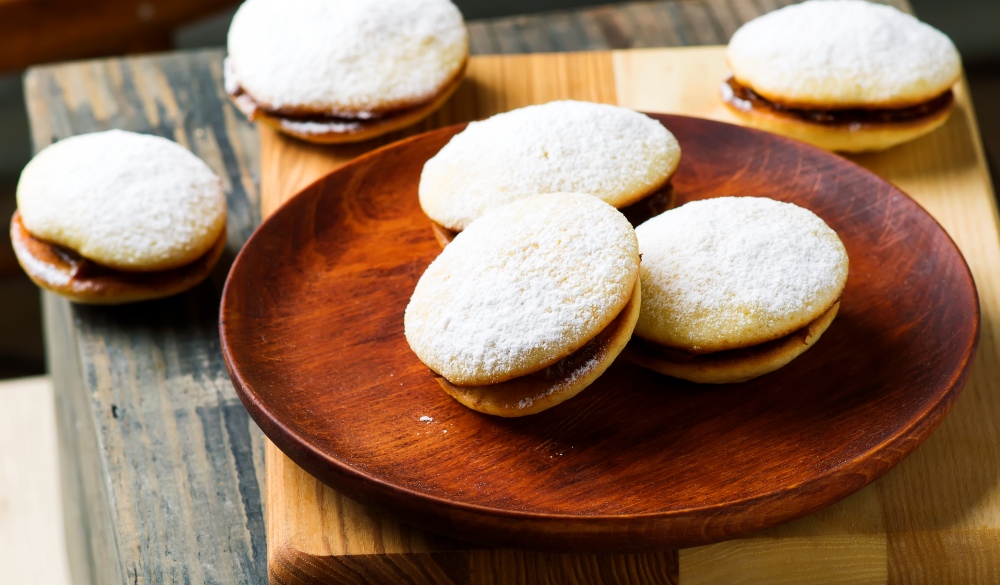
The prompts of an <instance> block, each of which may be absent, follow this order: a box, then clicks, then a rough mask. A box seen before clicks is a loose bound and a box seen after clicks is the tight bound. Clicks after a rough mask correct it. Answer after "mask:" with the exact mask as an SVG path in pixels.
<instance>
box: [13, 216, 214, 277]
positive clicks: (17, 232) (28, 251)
mask: <svg viewBox="0 0 1000 585" xmlns="http://www.w3.org/2000/svg"><path fill="white" fill-rule="evenodd" d="M225 239H226V238H225V233H223V234H222V235H221V236H220V237H219V240H218V241H217V242H216V243H215V244H214V245H213V246H212V247H211V248H210V249H209V250H208V251H207V252H205V253H204V254H203V255H202V256H201V257H199V258H198V259H197V260H195V261H193V262H190V263H188V264H185V265H183V266H179V267H177V268H170V269H167V270H158V271H152V272H130V271H125V270H118V269H115V268H111V267H108V266H105V265H103V264H100V263H98V262H94V261H93V260H90V259H87V258H84V257H83V256H81V255H80V254H78V253H76V252H75V251H73V250H70V249H69V248H65V247H63V246H60V245H58V244H53V243H51V242H46V241H45V240H41V239H39V238H36V237H35V236H34V235H32V234H31V232H29V231H28V230H27V229H26V228H25V227H24V223H23V222H22V221H21V216H20V214H19V213H15V214H14V218H13V221H12V225H11V241H12V243H13V245H14V248H15V250H16V251H17V252H18V258H19V259H20V261H21V263H22V264H23V265H24V267H25V270H27V271H28V272H29V273H30V274H31V275H32V276H33V277H35V278H38V279H41V280H44V281H45V282H46V283H48V284H50V285H54V286H59V287H71V288H95V287H96V288H111V287H113V288H115V289H119V288H124V287H142V288H156V287H158V286H169V285H173V284H175V283H177V282H178V281H183V280H186V279H188V278H191V277H192V275H200V274H203V273H204V272H205V271H206V270H208V269H210V268H211V266H212V265H214V264H215V261H216V260H217V259H218V257H219V255H220V254H221V251H222V249H223V248H224V247H225Z"/></svg>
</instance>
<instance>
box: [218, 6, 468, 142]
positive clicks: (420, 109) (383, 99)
mask: <svg viewBox="0 0 1000 585" xmlns="http://www.w3.org/2000/svg"><path fill="white" fill-rule="evenodd" d="M227 44H228V50H229V56H228V58H227V59H226V63H225V68H224V69H225V71H224V74H225V83H226V92H227V93H228V94H229V95H230V97H231V98H232V99H233V102H234V103H235V104H236V106H237V107H238V108H239V109H240V111H242V112H243V113H244V114H246V116H247V117H248V118H250V119H251V120H259V121H261V122H263V123H265V124H268V125H269V126H272V127H274V128H275V129H276V130H278V131H279V132H283V133H285V134H289V135H292V136H295V137H297V138H300V139H302V140H306V141H309V142H317V143H327V144H332V143H345V142H359V141H362V140H368V139H370V138H374V137H376V136H381V135H382V134H386V133H388V132H392V131H394V130H399V129H401V128H405V127H407V126H411V125H413V124H415V123H417V122H419V121H420V120H422V119H424V118H426V117H427V116H429V115H430V114H431V113H432V112H433V111H434V110H436V109H437V108H439V107H440V106H441V105H442V104H443V103H444V102H445V101H446V100H447V99H448V97H449V96H451V94H452V93H454V91H455V90H456V89H458V86H459V84H460V83H461V81H462V76H463V75H464V73H465V67H466V62H467V61H468V56H469V37H468V33H467V32H466V29H465V22H464V21H463V20H462V15H461V13H460V12H459V11H458V8H456V7H455V5H454V4H452V3H451V2H450V1H449V0H247V1H246V2H244V3H243V4H242V5H241V6H240V8H239V10H237V11H236V15H235V16H234V17H233V22H232V25H231V26H230V28H229V36H228V43H227Z"/></svg>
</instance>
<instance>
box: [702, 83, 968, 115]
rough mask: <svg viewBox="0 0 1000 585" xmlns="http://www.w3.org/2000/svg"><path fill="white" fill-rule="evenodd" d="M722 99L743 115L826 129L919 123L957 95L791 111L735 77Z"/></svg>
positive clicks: (942, 109)
mask: <svg viewBox="0 0 1000 585" xmlns="http://www.w3.org/2000/svg"><path fill="white" fill-rule="evenodd" d="M722 97H723V99H724V100H725V101H726V102H728V103H729V105H731V106H732V107H734V108H736V109H738V110H740V111H743V112H752V111H755V110H756V111H762V112H764V111H766V112H770V113H772V114H778V115H782V116H787V117H790V118H796V119H798V120H802V121H805V122H811V123H813V124H823V125H827V126H839V125H868V124H902V123H906V122H918V121H921V120H924V119H926V118H931V117H933V116H935V115H936V114H939V113H941V112H942V111H944V110H946V109H948V108H949V107H951V105H952V104H953V103H954V101H955V94H954V93H953V92H952V91H951V90H950V89H949V90H948V91H946V92H944V93H943V94H941V95H939V96H937V97H935V98H933V99H931V100H928V101H926V102H924V103H921V104H917V105H915V106H910V107H906V108H896V109H891V108H886V109H879V108H871V109H869V108H848V109H830V110H810V109H805V108H792V107H787V106H783V105H781V104H779V103H776V102H773V101H771V100H768V99H767V98H765V97H763V96H761V95H760V94H758V93H757V92H755V91H754V90H752V89H750V88H749V87H747V86H745V85H742V84H741V83H739V82H738V81H736V79H735V78H734V77H732V76H730V77H729V79H727V80H726V81H725V82H724V83H723V84H722Z"/></svg>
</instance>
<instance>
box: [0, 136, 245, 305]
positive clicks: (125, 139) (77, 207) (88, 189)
mask: <svg viewBox="0 0 1000 585" xmlns="http://www.w3.org/2000/svg"><path fill="white" fill-rule="evenodd" d="M17 206H18V210H17V212H16V213H15V214H14V218H13V220H12V221H11V228H10V234H11V241H12V243H13V246H14V252H15V253H16V255H17V259H18V261H19V262H20V263H21V266H22V267H23V268H24V270H25V272H27V273H28V276H29V277H31V279H32V280H34V281H35V283H36V284H38V285H39V286H41V287H42V288H46V289H48V290H51V291H53V292H55V293H58V294H60V295H63V296H65V297H68V298H70V299H71V300H73V301H75V302H78V303H89V304H121V303H128V302H133V301H142V300H147V299H154V298H160V297H165V296H170V295H173V294H176V293H179V292H182V291H184V290H187V289H189V288H191V287H193V286H195V285H196V284H198V283H199V282H201V281H202V280H204V279H205V277H207V276H208V274H209V273H210V272H211V270H212V267H213V266H214V265H215V263H216V261H217V260H218V259H219V256H221V254H222V251H223V250H224V249H225V244H226V197H225V193H224V192H223V189H222V182H221V181H220V180H219V177H218V176H216V174H215V173H214V172H212V169H210V168H209V167H208V165H206V164H205V163H204V162H203V161H202V160H201V159H199V158H198V157H197V156H195V155H194V154H192V153H191V152H190V151H188V150H187V149H185V148H184V147H182V146H180V145H179V144H177V143H175V142H171V141H170V140H167V139H165V138H159V137H157V136H149V135H143V134H134V133H132V132H123V131H120V130H110V131H107V132H97V133H93V134H83V135H80V136H74V137H72V138H67V139H65V140H61V141H59V142H57V143H55V144H53V145H51V146H49V147H48V148H45V149H44V150H42V151H41V152H39V153H38V154H37V155H36V156H35V158H33V159H32V160H31V162H29V163H28V165H27V166H26V167H25V168H24V171H22V173H21V178H20V181H19V182H18V184H17Z"/></svg>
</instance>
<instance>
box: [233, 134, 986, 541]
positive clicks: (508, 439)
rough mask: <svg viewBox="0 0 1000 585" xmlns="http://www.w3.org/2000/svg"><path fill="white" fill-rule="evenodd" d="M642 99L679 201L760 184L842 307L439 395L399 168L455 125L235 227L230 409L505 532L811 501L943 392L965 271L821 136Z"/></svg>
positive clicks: (862, 471) (918, 424)
mask: <svg viewBox="0 0 1000 585" xmlns="http://www.w3.org/2000/svg"><path fill="white" fill-rule="evenodd" d="M656 118H657V119H659V120H661V121H662V122H663V123H664V124H665V125H666V126H667V127H668V128H670V130H671V131H672V132H673V133H674V134H675V135H676V136H677V138H678V140H679V141H680V143H681V147H682V148H683V150H684V156H683V159H682V161H681V165H680V169H679V170H678V172H677V175H676V177H675V178H674V184H675V186H676V191H677V196H678V202H679V203H684V202H686V201H691V200H693V199H705V198H709V197H719V196H723V195H755V196H765V197H772V198H775V199H780V200H783V201H792V202H794V203H796V204H798V205H801V206H803V207H806V208H808V209H811V210H812V211H814V212H815V213H816V214H818V215H819V216H820V217H822V218H823V219H824V220H826V222H827V223H828V224H830V226H831V227H833V229H835V230H836V231H837V232H838V233H839V234H840V237H841V238H842V239H843V241H844V244H845V245H846V246H847V251H848V254H850V260H851V271H850V278H849V280H848V283H847V292H846V293H845V296H844V299H843V304H842V307H841V309H840V315H839V316H838V317H837V319H836V321H834V323H833V325H832V326H831V327H830V329H829V330H828V331H827V332H826V334H825V335H824V336H823V338H822V339H821V340H820V341H819V342H818V343H817V344H816V346H815V347H814V348H812V349H811V350H810V351H808V352H807V353H805V354H804V355H803V356H802V357H800V358H798V359H797V360H795V361H794V362H792V363H791V364H790V365H788V366H787V367H785V368H783V369H781V370H779V371H777V372H775V373H773V374H769V375H767V376H763V377H761V378H758V379H756V380H753V381H751V382H749V383H744V384H733V385H725V386H699V385H695V384H691V383H686V382H681V381H678V380H674V379H671V378H667V377H664V376H661V375H658V374H654V373H652V372H649V371H646V370H643V369H642V368H639V367H636V366H633V365H631V364H629V363H624V362H623V361H622V360H620V361H619V362H618V363H615V364H614V365H613V366H612V367H611V368H610V369H609V370H608V371H607V373H605V374H604V376H603V377H601V378H600V379H599V380H598V381H597V382H596V383H595V384H594V385H592V386H591V387H590V388H588V389H587V390H585V391H584V392H582V393H581V394H580V395H579V396H577V397H576V398H573V399H572V400H569V401H568V402H565V403H563V404H561V405H559V406H557V407H555V408H552V409H551V410H548V411H546V412H543V413H541V414H538V415H535V416H529V417H524V418H520V419H502V418H495V417H491V416H486V415H482V414H479V413H476V412H473V411H471V410H469V409H467V408H465V407H463V406H461V405H459V404H458V403H457V402H455V401H454V400H452V399H451V398H450V397H449V396H448V395H446V394H445V393H444V392H443V391H442V390H441V389H440V388H439V387H438V384H437V383H436V382H435V381H434V378H433V376H432V375H431V373H430V372H429V371H428V370H427V368H426V367H424V365H423V364H421V363H420V361H419V360H418V359H417V357H416V356H415V355H414V354H413V352H411V351H410V348H409V347H408V346H407V344H406V340H405V339H404V337H403V309H404V308H405V307H406V303H407V301H408V300H409V298H410V293H411V292H412V291H413V287H414V285H415V284H416V282H417V279H418V278H419V277H420V275H421V273H423V271H424V269H425V268H426V266H427V265H428V264H429V263H430V261H431V260H433V259H434V257H435V256H436V255H437V254H438V253H440V251H441V249H440V247H439V246H438V244H437V242H436V241H435V240H434V236H433V235H432V233H431V227H430V223H429V221H428V220H427V218H426V217H425V216H424V214H423V213H422V212H421V210H420V207H419V205H418V202H417V181H418V178H419V176H420V170H421V168H422V167H423V164H424V161H426V160H427V159H428V158H429V157H431V156H432V155H434V154H435V153H436V152H437V151H438V150H439V149H440V148H441V147H442V146H443V145H444V144H445V143H446V142H447V141H448V139H449V138H451V136H452V135H454V134H455V133H456V132H458V131H459V130H461V128H462V127H461V126H455V127H451V128H445V129H442V130H438V131H435V132H430V133H428V134H424V135H421V136H417V137H414V138H411V139H409V140H405V141H403V142H399V143H396V144H394V145H390V146H388V147H386V148H383V149H381V150H378V151H375V152H373V153H371V154H369V155H367V156H365V157H363V158H360V159H358V160H357V161H355V162H353V163H351V164H349V165H348V166H345V167H343V168H341V169H339V170H338V171H336V172H334V173H332V174H331V175H329V176H328V177H326V178H324V179H322V180H320V181H319V182H317V183H316V184H314V185H312V186H311V187H309V188H307V189H306V190H305V191H303V192H302V193H300V194H299V195H297V196H296V197H295V198H294V199H292V200H291V201H289V202H288V204H286V205H285V206H284V207H282V208H281V209H280V210H279V211H278V212H276V213H275V214H274V215H273V216H272V217H271V218H270V219H268V220H267V221H266V222H264V224H263V225H262V226H261V227H260V229H258V230H257V232H256V233H255V234H254V235H253V237H252V238H250V240H249V241H248V242H247V244H246V246H245V247H244V248H243V251H242V252H241V253H240V255H239V257H238V258H237V259H236V263H235V264H234V265H233V268H232V272H230V274H229V280H228V282H227V283H226V289H225V293H224V296H223V300H222V311H221V316H220V328H221V335H222V348H223V352H224V353H225V357H226V361H227V363H228V364H229V368H230V373H231V374H232V378H233V382H234V383H235V385H236V388H237V390H238V391H239V394H240V397H241V398H242V399H243V403H244V404H245V405H246V407H247V410H249V412H250V415H251V416H252V417H253V419H254V420H255V421H257V423H258V424H259V425H260V427H261V428H262V429H263V430H264V433H265V434H267V436H268V437H269V438H270V439H271V440H272V441H274V443H275V444H276V445H277V446H278V447H279V448H280V449H281V450H282V451H284V452H285V453H286V454H288V456H289V457H290V458H291V459H292V460H293V461H295V462H296V463H298V464H299V465H301V466H302V467H303V468H305V469H306V470H307V471H309V472H310V473H312V474H313V475H315V476H316V477H318V478H319V479H321V480H322V481H324V482H326V483H327V484H329V485H331V486H333V487H334V488H336V489H338V490H342V491H343V492H345V493H346V494H348V495H349V496H351V497H354V498H356V499H358V500H361V501H363V502H366V503H368V504H370V505H373V506H377V507H380V508H382V509H385V510H387V511H390V512H391V513H393V514H395V515H397V516H398V517H400V518H401V519H403V520H404V521H407V522H409V523H412V524H415V525H417V526H419V527H421V528H425V529H427V530H431V531H434V532H438V533H441V534H445V535H449V536H454V537H458V538H463V539H468V540H473V541H478V542H481V543H486V544H493V545H503V546H511V547H519V548H539V549H555V550H573V551H584V550H602V551H623V552H624V551H644V550H654V549H663V548H665V547H686V546H694V545H700V544H705V543H710V542H714V541H719V540H723V539H727V538H732V537H735V536H740V535H743V534H747V533H750V532H754V531H758V530H762V529H764V528H768V527H770V526H774V525H776V524H778V523H781V522H784V521H786V520H791V519H793V518H796V517H799V516H803V515H805V514H808V513H810V512H813V511H815V510H818V509H820V508H822V507H824V506H827V505H829V504H832V503H833V502H836V501H837V500H839V499H841V498H843V497H845V496H847V495H848V494H850V493H852V492H854V491H857V490H858V489H860V488H862V487H863V486H865V485H867V484H868V483H870V482H871V481H873V480H874V479H875V478H877V477H878V476H880V475H882V474H883V473H885V472H886V471H888V470H889V469H890V468H892V467H893V466H894V465H896V464H897V463H899V461H900V460H901V459H903V458H904V457H905V456H906V455H908V454H909V453H910V452H912V451H913V450H914V449H915V448H916V447H917V445H919V444H920V443H921V442H922V441H923V440H924V439H926V438H927V436H928V435H929V434H930V433H931V432H932V431H933V430H934V429H935V427H937V426H938V424H939V423H940V422H941V420H942V419H943V418H944V416H945V414H946V413H947V412H948V410H949V409H950V408H951V405H952V404H953V403H954V401H955V398H956V397H957V396H958V394H959V392H960V391H961V388H962V386H963V384H964V382H965V380H966V377H967V376H968V373H969V369H970V366H971V360H972V356H973V354H974V351H975V347H976V343H977V340H978V332H979V304H978V299H977V296H976V289H975V285H974V284H973V281H972V277H971V275H970V273H969V269H968V267H967V266H966V264H965V261H964V259H963V258H962V255H961V254H960V253H959V251H958V249H957V248H956V247H955V244H954V243H953V242H952V241H951V239H950V238H949V237H948V235H947V234H945V232H944V230H942V229H941V227H940V226H939V225H938V224H937V223H936V222H935V221H934V220H933V219H932V218H931V217H930V216H929V215H927V213H926V212H924V210H923V209H921V208H920V207H919V206H918V205H917V204H916V203H914V202H913V200H911V199H910V198H909V197H907V196H906V195H905V194H903V193H902V192H901V191H899V190H898V189H896V188H895V187H893V186H892V185H891V184H889V183H887V182H885V181H883V180H882V179H880V178H879V177H877V176H875V175H874V174H872V173H870V172H868V171H866V170H864V169H862V168H861V167H858V166H856V165H854V164H852V163H850V162H848V161H846V160H844V159H842V158H839V157H837V156H834V155H832V154H829V153H827V152H823V151H821V150H818V149H815V148H812V147H810V146H806V145H804V144H800V143H797V142H794V141H791V140H787V139H784V138H780V137H777V136H773V135H770V134H766V133H763V132H758V131H754V130H749V129H745V128H740V127H737V126H732V125H728V124H721V123H718V122H711V121H707V120H700V119H695V118H687V117H680V116H656ZM422 417H432V418H433V421H432V422H428V421H427V420H426V419H424V420H421V418H422Z"/></svg>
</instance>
